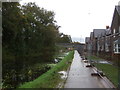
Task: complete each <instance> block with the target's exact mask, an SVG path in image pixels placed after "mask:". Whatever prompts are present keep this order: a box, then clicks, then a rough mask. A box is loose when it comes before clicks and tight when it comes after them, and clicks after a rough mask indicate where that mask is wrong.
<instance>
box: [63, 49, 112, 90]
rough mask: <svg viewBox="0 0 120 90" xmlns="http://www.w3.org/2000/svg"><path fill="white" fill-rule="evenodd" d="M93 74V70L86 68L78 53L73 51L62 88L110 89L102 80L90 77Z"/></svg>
mask: <svg viewBox="0 0 120 90" xmlns="http://www.w3.org/2000/svg"><path fill="white" fill-rule="evenodd" d="M93 72H94V70H93V68H90V67H86V65H85V63H84V62H83V61H82V59H81V57H80V55H79V53H78V52H77V51H76V50H75V54H74V58H73V62H72V64H71V67H70V71H69V74H68V78H67V80H66V83H65V85H64V88H110V87H109V85H108V84H106V83H105V81H104V80H103V79H102V78H100V77H98V76H91V73H93Z"/></svg>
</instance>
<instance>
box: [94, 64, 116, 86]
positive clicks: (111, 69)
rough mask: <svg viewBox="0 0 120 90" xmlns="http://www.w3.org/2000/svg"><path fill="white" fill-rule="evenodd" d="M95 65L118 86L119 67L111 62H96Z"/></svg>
mask: <svg viewBox="0 0 120 90" xmlns="http://www.w3.org/2000/svg"><path fill="white" fill-rule="evenodd" d="M95 66H96V67H97V68H98V69H99V70H102V71H103V72H104V73H105V74H106V76H107V77H108V78H109V80H110V81H111V82H112V83H113V84H114V85H115V86H116V87H118V68H117V67H115V66H113V65H110V64H95Z"/></svg>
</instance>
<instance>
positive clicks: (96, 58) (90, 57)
mask: <svg viewBox="0 0 120 90" xmlns="http://www.w3.org/2000/svg"><path fill="white" fill-rule="evenodd" d="M87 58H88V59H90V60H101V58H99V57H97V56H88V57H87Z"/></svg>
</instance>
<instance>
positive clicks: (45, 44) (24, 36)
mask: <svg viewBox="0 0 120 90" xmlns="http://www.w3.org/2000/svg"><path fill="white" fill-rule="evenodd" d="M54 16H55V13H54V12H53V11H47V10H45V9H44V8H40V7H38V6H37V5H36V4H35V3H28V4H25V5H22V6H21V5H20V4H19V3H18V2H9V3H8V2H4V3H2V67H3V72H2V74H3V75H2V76H3V87H6V88H7V87H8V88H12V87H13V88H15V87H16V86H17V85H19V83H20V82H21V81H22V80H23V78H21V76H22V73H26V77H28V75H29V74H30V73H31V68H30V66H33V65H35V64H37V63H48V62H52V60H53V59H54V55H55V52H56V51H57V49H56V46H55V43H56V42H62V41H60V40H61V37H62V36H61V34H60V33H59V31H58V29H59V26H58V25H57V24H56V21H55V20H54ZM63 35H64V34H63ZM64 36H65V35H64ZM66 37H68V36H67V35H66ZM64 42H71V38H70V37H69V38H68V39H67V40H66V41H64ZM45 67H46V66H45ZM28 81H29V80H28Z"/></svg>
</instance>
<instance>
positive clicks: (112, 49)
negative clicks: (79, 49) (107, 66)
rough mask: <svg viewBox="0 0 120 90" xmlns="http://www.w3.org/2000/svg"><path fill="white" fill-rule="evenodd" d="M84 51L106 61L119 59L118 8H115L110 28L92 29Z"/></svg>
mask: <svg viewBox="0 0 120 90" xmlns="http://www.w3.org/2000/svg"><path fill="white" fill-rule="evenodd" d="M85 40H86V41H85V42H86V45H85V47H86V48H85V49H86V51H90V52H92V53H93V54H95V55H98V56H102V57H104V58H106V59H108V60H111V59H112V60H114V59H115V60H118V59H119V58H120V6H115V10H114V14H113V19H112V23H111V27H109V26H106V29H93V32H91V33H90V37H86V39H85Z"/></svg>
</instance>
